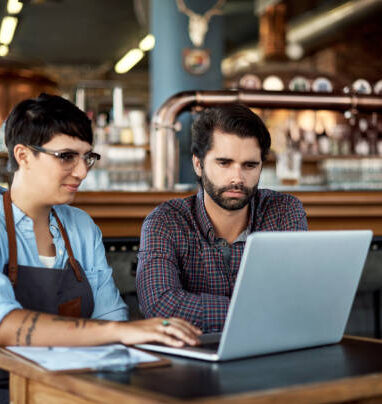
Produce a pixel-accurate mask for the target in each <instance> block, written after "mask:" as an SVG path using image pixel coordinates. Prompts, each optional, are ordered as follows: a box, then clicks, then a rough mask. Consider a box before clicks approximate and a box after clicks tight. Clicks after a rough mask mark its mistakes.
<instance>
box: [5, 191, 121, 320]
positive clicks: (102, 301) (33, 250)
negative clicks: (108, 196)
mask: <svg viewBox="0 0 382 404" xmlns="http://www.w3.org/2000/svg"><path fill="white" fill-rule="evenodd" d="M54 209H55V211H56V213H57V215H58V217H59V218H60V220H61V222H62V224H63V226H64V227H65V229H66V231H67V233H68V237H69V240H70V244H71V246H72V249H73V254H74V257H75V258H76V260H77V261H78V262H79V263H80V264H81V266H82V268H83V270H84V272H85V274H86V277H87V278H88V281H89V283H90V286H91V289H92V292H93V296H94V311H93V314H92V316H91V318H95V319H104V320H115V321H124V320H127V318H128V310H127V306H126V304H125V303H124V302H123V300H122V298H121V296H120V294H119V291H118V289H117V288H116V286H115V284H114V281H113V278H112V269H111V268H110V267H109V266H108V264H107V261H106V256H105V249H104V246H103V243H102V234H101V231H100V230H99V228H98V227H97V226H96V225H95V223H94V222H93V220H92V219H91V218H90V216H89V215H88V214H87V213H86V212H84V211H82V210H80V209H77V208H74V207H71V206H68V205H57V206H55V207H54ZM12 210H13V217H14V221H15V228H16V242H17V261H18V264H19V265H26V266H33V267H43V264H42V263H41V262H40V259H39V256H38V250H37V244H36V238H35V234H34V230H33V221H32V219H31V218H29V217H28V216H27V215H25V213H23V212H22V211H21V210H20V209H19V208H18V207H17V206H16V205H14V204H12ZM50 231H51V234H52V236H53V243H54V245H55V247H56V261H55V264H54V267H53V269H51V270H52V271H54V270H57V269H59V270H63V268H64V267H65V263H66V261H67V259H68V254H67V251H66V248H65V243H64V240H63V238H62V236H61V233H60V231H59V229H58V225H57V222H56V219H55V218H54V216H53V215H52V214H50ZM8 259H9V253H8V237H7V231H6V225H5V217H4V206H3V197H2V195H0V322H1V321H2V320H3V318H4V317H5V316H6V315H7V314H8V313H9V312H10V311H12V310H14V309H21V308H22V307H21V305H20V304H19V302H18V301H17V300H16V299H15V295H14V293H13V288H12V285H11V283H10V281H9V278H8V277H7V276H6V275H4V274H3V269H4V265H5V264H7V263H8ZM54 268H57V269H54Z"/></svg>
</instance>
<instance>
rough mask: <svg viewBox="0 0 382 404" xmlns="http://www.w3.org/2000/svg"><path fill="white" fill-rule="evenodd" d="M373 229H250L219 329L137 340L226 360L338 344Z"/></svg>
mask: <svg viewBox="0 0 382 404" xmlns="http://www.w3.org/2000/svg"><path fill="white" fill-rule="evenodd" d="M372 235H373V234H372V232H371V231H369V230H359V231H358V230H356V231H309V232H261V233H253V234H251V235H250V236H249V237H248V239H247V242H246V245H245V249H244V254H243V257H242V260H241V264H240V269H239V272H238V275H237V280H236V284H235V288H234V291H233V294H232V299H231V302H230V306H229V309H228V313H227V318H226V321H225V324H224V328H223V332H222V333H221V334H219V335H216V334H214V335H211V334H205V335H204V336H202V342H203V345H202V346H198V347H184V348H171V347H166V346H163V345H159V344H140V345H137V346H138V347H140V348H143V349H148V350H152V351H156V352H162V353H168V354H174V355H180V356H187V357H190V358H195V359H204V360H209V361H224V360H230V359H237V358H243V357H249V356H254V355H262V354H269V353H273V352H280V351H288V350H294V349H300V348H307V347H314V346H319V345H326V344H332V343H337V342H339V341H340V340H341V338H342V336H343V333H344V330H345V326H346V323H347V320H348V317H349V313H350V309H351V306H352V303H353V300H354V296H355V293H356V290H357V287H358V282H359V279H360V277H361V273H362V269H363V266H364V264H365V260H366V256H367V253H368V250H369V246H370V242H371V239H372ZM217 338H220V340H219V341H217Z"/></svg>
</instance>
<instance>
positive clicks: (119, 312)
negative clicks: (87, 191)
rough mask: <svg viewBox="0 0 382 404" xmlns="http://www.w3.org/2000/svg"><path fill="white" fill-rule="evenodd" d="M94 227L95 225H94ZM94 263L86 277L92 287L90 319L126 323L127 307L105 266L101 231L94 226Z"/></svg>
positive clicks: (110, 271)
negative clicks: (92, 300)
mask: <svg viewBox="0 0 382 404" xmlns="http://www.w3.org/2000/svg"><path fill="white" fill-rule="evenodd" d="M94 226H95V225H94ZM95 232H96V237H95V246H94V263H95V266H94V268H92V270H91V271H86V275H87V277H88V280H89V282H90V284H91V285H92V289H93V295H94V310H93V314H92V318H97V319H102V320H113V321H127V320H128V318H129V313H128V308H127V305H126V304H125V303H124V301H123V300H122V298H121V295H120V293H119V290H118V289H117V287H116V286H115V283H114V280H113V277H112V269H111V267H110V266H109V265H108V264H107V261H106V256H105V248H104V246H103V243H102V235H101V231H100V230H99V228H98V227H97V226H95Z"/></svg>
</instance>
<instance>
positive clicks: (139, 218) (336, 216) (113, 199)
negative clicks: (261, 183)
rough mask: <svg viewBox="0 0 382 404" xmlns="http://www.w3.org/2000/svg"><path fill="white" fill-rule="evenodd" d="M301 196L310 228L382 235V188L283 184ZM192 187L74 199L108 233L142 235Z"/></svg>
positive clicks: (89, 194) (104, 193) (85, 194)
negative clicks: (150, 219) (151, 219)
mask: <svg viewBox="0 0 382 404" xmlns="http://www.w3.org/2000/svg"><path fill="white" fill-rule="evenodd" d="M279 190H281V191H282V192H288V193H290V194H292V195H295V196H296V197H297V198H299V199H300V200H301V201H302V203H303V205H304V208H305V210H306V212H307V215H308V223H309V229H310V230H345V229H347V230H351V229H353V230H354V229H371V230H372V231H373V232H374V236H382V189H378V190H371V189H370V190H369V189H364V190H331V189H329V188H325V187H303V186H300V187H298V186H296V187H290V188H285V187H284V188H279ZM195 192H196V190H191V191H179V192H177V191H147V192H120V191H94V192H93V191H84V192H79V193H78V194H77V196H76V199H75V201H74V203H73V205H74V206H77V207H79V208H81V209H83V210H85V211H86V212H88V213H89V214H90V216H91V217H92V218H93V219H94V221H95V222H96V223H97V225H98V226H100V228H101V230H102V233H103V236H104V237H139V236H140V230H141V226H142V222H143V220H144V218H145V217H146V216H147V215H148V214H149V213H150V212H151V211H152V210H153V209H154V208H155V207H156V206H158V205H159V204H161V203H162V202H165V201H167V200H169V199H173V198H184V197H187V196H190V195H192V194H194V193H195Z"/></svg>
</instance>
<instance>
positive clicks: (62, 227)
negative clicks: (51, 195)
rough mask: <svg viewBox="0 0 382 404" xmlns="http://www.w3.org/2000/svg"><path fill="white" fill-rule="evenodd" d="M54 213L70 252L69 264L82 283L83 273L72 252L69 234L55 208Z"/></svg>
mask: <svg viewBox="0 0 382 404" xmlns="http://www.w3.org/2000/svg"><path fill="white" fill-rule="evenodd" d="M52 213H53V216H54V217H55V218H56V221H57V224H58V228H59V229H60V232H61V236H62V238H63V239H64V242H65V247H66V251H67V252H68V255H69V262H70V264H71V266H72V268H73V271H74V273H75V275H76V278H77V280H78V281H79V282H82V276H81V271H80V269H79V267H78V263H77V261H76V260H75V258H74V255H73V250H72V247H71V245H70V242H69V237H68V234H67V233H66V230H65V228H64V226H63V225H62V223H61V220H60V219H59V218H58V215H57V213H56V211H55V210H54V209H53V208H52Z"/></svg>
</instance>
